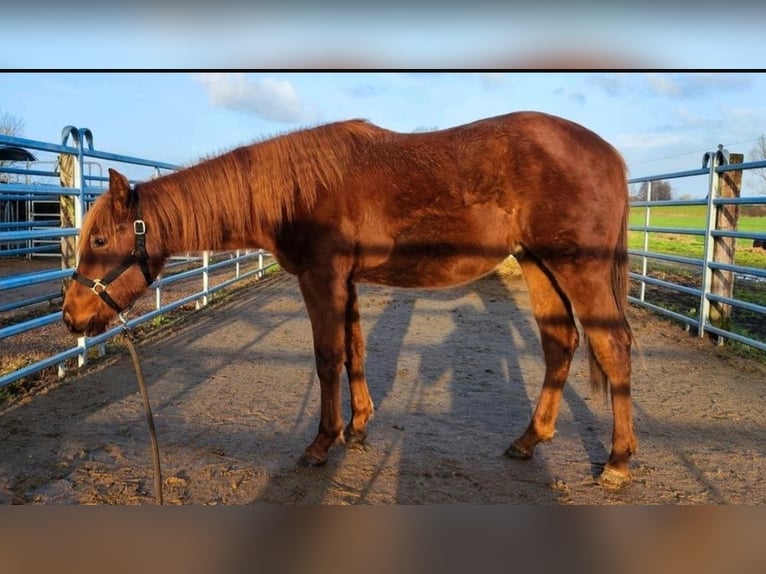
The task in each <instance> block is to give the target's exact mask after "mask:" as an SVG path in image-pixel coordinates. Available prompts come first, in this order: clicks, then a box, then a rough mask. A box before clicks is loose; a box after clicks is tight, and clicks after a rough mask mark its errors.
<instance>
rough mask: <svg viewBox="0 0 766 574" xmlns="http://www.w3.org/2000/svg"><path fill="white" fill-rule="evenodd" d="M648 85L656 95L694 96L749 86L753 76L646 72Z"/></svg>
mask: <svg viewBox="0 0 766 574" xmlns="http://www.w3.org/2000/svg"><path fill="white" fill-rule="evenodd" d="M645 78H646V85H647V86H648V88H649V90H650V91H651V92H652V93H654V94H655V95H659V96H667V97H676V98H693V97H695V96H699V95H703V94H708V93H710V92H712V91H729V90H738V89H742V88H747V87H749V86H750V85H751V84H752V78H750V77H749V76H748V75H746V74H720V73H694V74H658V73H652V74H646V76H645Z"/></svg>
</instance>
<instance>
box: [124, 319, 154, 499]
mask: <svg viewBox="0 0 766 574" xmlns="http://www.w3.org/2000/svg"><path fill="white" fill-rule="evenodd" d="M119 317H120V322H121V323H122V340H123V342H124V343H125V346H126V347H127V348H128V352H129V353H130V356H131V358H132V359H133V368H134V369H135V371H136V379H137V380H138V388H139V390H140V391H141V398H142V399H143V400H144V412H145V413H146V424H147V425H148V427H149V437H150V439H151V442H152V464H153V465H154V499H155V501H156V503H157V504H158V505H160V506H161V505H162V469H161V468H160V447H159V445H158V443H157V432H156V431H155V430H154V417H153V416H152V407H151V405H150V404H149V393H148V392H147V391H146V382H145V381H144V373H143V371H142V370H141V363H140V362H139V360H138V353H137V352H136V347H135V345H134V344H133V331H131V330H130V327H128V320H127V319H126V318H125V315H124V314H122V313H120V314H119Z"/></svg>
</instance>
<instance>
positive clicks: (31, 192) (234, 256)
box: [0, 126, 276, 387]
mask: <svg viewBox="0 0 766 574" xmlns="http://www.w3.org/2000/svg"><path fill="white" fill-rule="evenodd" d="M70 142H71V143H70ZM0 145H7V146H15V147H21V148H24V149H27V150H35V151H36V152H38V155H48V156H52V157H53V159H52V160H48V161H46V160H40V161H39V162H25V163H24V164H23V165H18V164H17V163H16V164H14V163H12V162H4V163H2V164H0V209H2V208H4V207H5V208H7V207H8V206H11V207H16V208H18V209H16V210H15V212H16V213H17V214H18V212H19V211H21V212H23V213H24V214H25V218H23V220H21V221H19V220H18V219H19V217H18V215H17V217H16V220H15V221H12V220H5V221H3V222H2V223H1V224H0V260H2V262H3V263H5V264H6V265H5V267H4V268H8V269H11V271H10V273H8V272H5V273H0V295H2V300H0V349H2V355H3V357H2V358H3V360H2V366H3V369H2V372H1V373H0V387H3V386H5V385H8V384H9V383H12V382H15V381H19V380H20V379H24V378H25V377H31V376H34V375H37V374H39V373H40V372H42V371H45V370H49V369H55V370H56V371H57V373H58V376H60V377H61V376H64V375H65V374H66V373H67V371H68V369H69V368H71V366H72V365H73V364H74V363H75V362H76V364H77V365H78V366H82V365H84V364H85V363H86V362H87V361H88V358H89V356H90V355H91V349H94V348H95V349H96V353H97V354H99V355H103V354H104V352H105V342H106V341H108V340H109V339H111V338H112V337H114V336H116V335H117V334H119V333H120V328H118V327H115V328H113V329H111V330H109V331H107V332H105V333H103V334H101V335H99V336H97V337H81V338H79V339H78V340H77V343H76V344H75V345H74V346H71V347H68V348H66V349H64V350H61V351H59V352H55V353H52V354H50V355H49V356H45V357H35V358H34V359H33V360H31V361H29V362H28V364H20V365H15V364H13V363H12V362H11V358H10V357H8V356H4V355H5V354H6V353H7V352H8V349H9V348H10V347H11V345H10V342H11V341H12V340H13V339H12V338H14V337H20V336H22V335H24V334H26V335H27V336H29V334H33V335H34V334H35V333H37V332H39V333H40V336H42V330H43V329H45V328H46V327H48V328H50V327H49V326H51V325H53V324H60V323H61V311H60V303H61V298H62V293H61V285H62V280H64V279H67V278H69V277H71V275H72V271H73V269H72V267H73V266H74V263H73V261H71V260H67V258H65V257H63V255H62V253H63V251H64V245H65V242H69V243H70V244H71V242H73V241H74V238H75V237H76V236H77V235H78V234H79V230H80V228H81V225H82V220H83V215H84V214H85V213H86V211H87V209H88V207H89V206H90V204H91V203H92V202H93V200H94V199H95V198H96V197H98V196H99V195H101V194H102V193H103V192H104V191H105V190H106V184H107V182H108V178H107V177H104V176H103V175H101V174H102V173H103V172H104V171H105V166H106V167H116V168H119V169H122V170H123V171H125V169H131V170H133V171H139V170H143V171H144V172H147V173H145V175H144V174H142V176H141V177H139V178H138V179H147V178H148V177H153V176H158V175H162V173H163V172H165V173H167V172H170V171H175V170H176V169H178V166H176V165H173V164H169V163H165V162H160V161H156V160H151V159H145V158H139V157H132V156H126V155H122V154H116V153H109V152H105V151H100V150H96V149H94V147H93V136H92V134H91V132H90V130H87V129H78V128H75V127H73V126H67V127H65V128H64V130H62V140H61V143H60V144H51V143H47V142H41V141H35V140H30V139H25V138H19V137H11V136H3V135H0ZM63 156H71V157H72V158H73V159H74V161H73V162H72V163H73V168H74V173H73V176H74V177H73V178H72V181H71V182H70V183H71V185H64V183H63V179H62V178H61V173H60V170H59V169H57V168H58V166H59V165H60V159H61V157H63ZM94 166H95V167H97V168H98V169H94ZM41 167H44V168H45V169H40V168H41ZM51 181H54V182H55V183H51ZM136 181H137V179H136V178H134V177H131V183H135V182H136ZM66 198H70V199H69V203H70V205H71V206H73V212H74V213H73V215H74V217H73V221H72V222H70V223H67V222H65V221H62V219H61V218H59V219H58V220H57V221H56V220H53V221H51V220H47V221H35V220H34V219H33V218H32V217H30V216H31V214H32V210H33V207H34V204H35V202H40V201H46V202H59V201H64V200H65V199H66ZM6 211H7V212H13V211H14V210H13V209H6ZM9 219H10V218H9ZM51 254H57V255H58V257H51ZM46 255H47V256H46ZM43 256H46V257H45V259H44V260H43V259H42V257H43ZM33 258H36V261H40V260H42V261H44V263H43V264H38V265H36V266H35V267H36V269H35V270H34V271H33V272H22V273H19V272H18V270H19V269H22V270H23V269H24V268H25V267H26V264H27V263H28V260H31V259H33ZM15 262H18V263H19V265H15V264H14V263H15ZM274 265H276V263H275V262H274V261H273V259H272V258H271V257H270V255H269V254H268V253H265V252H264V251H263V250H241V251H233V252H202V253H187V254H177V255H176V256H174V257H173V258H171V259H170V260H169V262H168V264H167V265H166V266H165V268H164V269H163V272H162V274H161V275H160V277H158V278H157V280H156V281H155V283H153V284H152V289H153V295H154V296H153V300H154V304H153V306H152V308H151V309H150V310H148V311H146V312H143V313H142V314H141V315H139V316H136V317H135V318H133V319H131V320H130V321H129V325H130V326H131V327H134V326H137V325H139V324H142V323H146V322H147V321H151V320H153V319H155V318H156V317H158V316H160V315H163V314H165V313H168V312H169V311H173V310H175V309H179V308H181V307H183V306H189V305H190V304H194V306H195V308H199V307H202V306H204V305H207V303H208V301H209V298H210V296H211V295H212V294H213V293H215V292H217V291H219V290H221V289H225V288H226V287H229V286H231V285H233V284H234V283H237V282H240V281H242V280H244V279H248V278H253V277H255V278H260V277H261V276H263V275H264V274H265V273H266V272H267V271H268V269H269V268H270V267H272V266H274ZM41 266H42V267H43V268H40V267H41ZM191 281H194V282H195V283H194V284H195V285H198V286H197V287H191V288H190V287H189V283H190V282H191ZM196 281H198V283H196ZM181 283H183V284H184V285H185V293H188V292H189V291H190V290H191V291H192V292H191V293H190V294H186V295H185V296H182V297H181V298H175V299H173V300H170V299H171V298H170V297H168V296H167V295H166V292H167V291H168V290H170V289H173V288H174V286H178V285H180V284H181ZM30 292H33V293H34V294H33V295H28V293H30ZM15 293H22V294H21V295H20V296H14V295H15ZM67 340H68V339H67ZM9 354H10V353H9ZM9 365H11V366H10V368H9Z"/></svg>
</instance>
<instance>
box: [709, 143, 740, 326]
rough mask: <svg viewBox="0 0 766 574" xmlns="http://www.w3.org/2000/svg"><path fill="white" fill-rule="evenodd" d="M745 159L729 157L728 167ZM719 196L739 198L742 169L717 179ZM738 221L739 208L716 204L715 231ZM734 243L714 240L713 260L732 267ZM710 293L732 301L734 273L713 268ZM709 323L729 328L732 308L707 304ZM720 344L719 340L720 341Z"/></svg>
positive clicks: (736, 155)
mask: <svg viewBox="0 0 766 574" xmlns="http://www.w3.org/2000/svg"><path fill="white" fill-rule="evenodd" d="M744 159H745V156H744V155H743V154H741V153H732V154H729V164H735V163H742V162H743V161H744ZM719 177H720V178H721V182H720V183H721V184H720V185H719V187H718V190H719V197H722V198H727V199H728V198H734V197H739V196H740V190H741V188H742V170H736V171H726V172H724V173H722V174H720V176H719ZM738 218H739V206H738V205H731V204H727V205H719V206H717V207H716V214H715V228H716V229H717V230H720V231H736V229H737V220H738ZM736 242H737V240H736V239H735V238H734V237H715V238H714V240H713V261H715V262H716V263H727V264H729V265H734V252H735V249H736ZM710 292H711V293H712V294H713V295H720V296H722V297H729V298H731V297H732V295H733V294H734V273H733V272H731V271H726V270H723V269H713V275H712V283H711V286H710ZM710 323H711V324H713V326H715V327H718V328H719V329H727V330H728V329H729V328H730V323H731V305H729V304H727V303H721V302H720V301H711V302H710ZM720 340H721V341H722V339H720Z"/></svg>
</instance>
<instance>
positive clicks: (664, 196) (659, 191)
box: [635, 179, 673, 201]
mask: <svg viewBox="0 0 766 574" xmlns="http://www.w3.org/2000/svg"><path fill="white" fill-rule="evenodd" d="M648 193H649V182H648V181H644V182H642V183H641V187H639V188H638V193H636V195H635V199H636V201H646V196H647V195H648ZM669 199H673V189H672V187H671V185H670V182H668V181H665V180H664V179H658V180H657V181H653V182H652V201H667V200H669Z"/></svg>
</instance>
